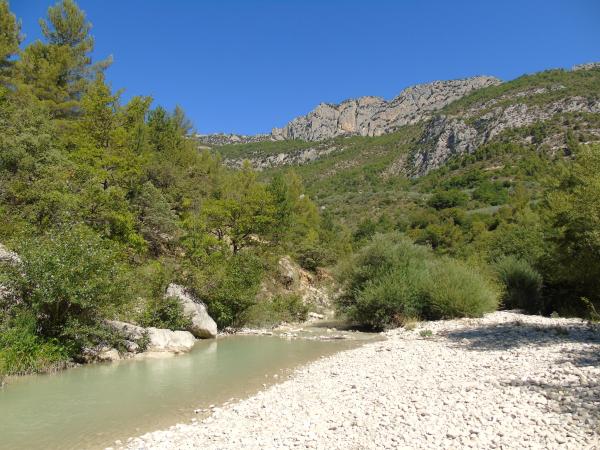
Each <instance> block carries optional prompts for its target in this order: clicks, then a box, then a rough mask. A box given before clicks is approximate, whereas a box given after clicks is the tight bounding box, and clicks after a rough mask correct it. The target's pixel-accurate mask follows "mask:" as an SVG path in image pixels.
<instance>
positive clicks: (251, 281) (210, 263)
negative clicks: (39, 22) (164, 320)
mask: <svg viewBox="0 0 600 450" xmlns="http://www.w3.org/2000/svg"><path fill="white" fill-rule="evenodd" d="M263 272H264V267H263V263H262V261H261V260H260V259H259V258H258V257H257V256H255V255H252V254H251V253H244V252H240V253H238V254H236V255H223V254H221V255H219V254H215V255H211V256H210V257H209V258H208V259H207V260H206V261H205V262H204V264H203V266H202V267H201V268H200V267H193V268H191V271H190V275H189V278H188V281H187V284H188V285H189V286H190V287H191V288H193V290H194V292H195V293H196V294H197V295H198V297H199V298H201V299H202V300H203V301H204V302H205V303H206V305H207V307H208V312H209V314H210V316H211V317H212V318H213V319H214V320H215V322H216V323H217V325H218V326H219V328H223V327H228V326H232V325H233V326H236V325H240V324H241V322H242V320H243V315H244V313H245V312H246V310H247V309H248V308H249V307H250V306H252V305H253V304H255V303H256V294H257V293H258V289H259V287H260V282H261V280H262V275H263Z"/></svg>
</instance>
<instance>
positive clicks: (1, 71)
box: [0, 0, 23, 84]
mask: <svg viewBox="0 0 600 450" xmlns="http://www.w3.org/2000/svg"><path fill="white" fill-rule="evenodd" d="M22 40H23V36H22V35H21V23H20V22H19V21H17V18H16V17H15V15H14V14H13V13H12V12H11V11H10V9H9V6H8V2H7V1H6V0H1V1H0V83H2V84H4V83H6V82H7V81H8V80H7V78H8V77H10V75H11V72H12V68H13V66H14V60H13V59H12V58H13V57H14V56H15V55H17V54H18V53H19V45H20V44H21V41H22Z"/></svg>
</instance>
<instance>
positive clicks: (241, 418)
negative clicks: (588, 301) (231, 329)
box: [125, 312, 600, 450]
mask: <svg viewBox="0 0 600 450" xmlns="http://www.w3.org/2000/svg"><path fill="white" fill-rule="evenodd" d="M427 331H429V332H427ZM385 336H386V337H387V339H386V340H383V341H378V342H375V343H370V344H367V345H364V346H363V347H360V348H358V349H354V350H350V351H345V352H341V353H337V354H335V355H333V356H330V357H327V358H322V359H320V360H319V361H316V362H314V363H312V364H310V365H308V366H306V367H303V368H301V369H299V370H297V371H296V372H295V374H294V375H293V376H292V377H291V378H290V379H289V380H287V381H284V382H282V383H281V384H277V385H274V386H271V387H270V388H268V389H266V390H264V391H262V392H259V393H258V394H256V395H254V396H253V397H250V398H248V399H246V400H242V401H239V402H237V403H231V404H227V405H223V407H220V408H214V409H212V410H211V414H210V415H209V416H208V417H207V418H204V419H202V420H197V421H196V422H193V423H188V424H179V425H176V426H173V427H171V428H170V429H168V430H163V431H156V432H152V433H148V434H145V435H144V436H141V437H139V438H134V439H131V440H129V441H128V442H127V443H126V444H125V446H126V448H128V449H197V448H202V449H219V450H226V449H231V450H234V449H235V450H237V449H241V448H243V449H264V448H269V449H290V448H302V449H305V448H311V449H331V450H334V449H339V450H342V449H343V450H346V449H397V448H398V449H400V448H403V449H449V448H460V449H463V448H467V449H493V448H496V449H502V448H504V449H509V448H510V449H512V448H519V449H536V450H540V449H555V448H556V449H557V448H561V449H563V448H564V449H573V450H579V449H598V448H600V445H599V443H600V413H599V411H600V330H599V327H598V326H597V325H588V324H587V323H585V322H583V321H581V320H578V319H551V318H546V317H539V316H526V315H522V314H516V313H512V312H497V313H493V314H489V315H487V316H486V317H484V318H482V319H462V320H452V321H439V322H423V323H420V324H418V325H417V326H416V327H415V328H414V330H404V329H398V330H393V331H390V332H388V333H386V334H385ZM425 336H427V337H425ZM199 406H200V405H199ZM190 414H191V411H190Z"/></svg>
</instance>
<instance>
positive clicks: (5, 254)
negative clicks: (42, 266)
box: [0, 244, 22, 266]
mask: <svg viewBox="0 0 600 450" xmlns="http://www.w3.org/2000/svg"><path fill="white" fill-rule="evenodd" d="M21 262H22V261H21V258H20V257H19V255H17V254H16V253H15V252H12V251H10V250H9V249H7V248H6V247H5V246H4V245H2V244H0V264H2V263H5V264H11V265H13V266H14V265H18V264H21Z"/></svg>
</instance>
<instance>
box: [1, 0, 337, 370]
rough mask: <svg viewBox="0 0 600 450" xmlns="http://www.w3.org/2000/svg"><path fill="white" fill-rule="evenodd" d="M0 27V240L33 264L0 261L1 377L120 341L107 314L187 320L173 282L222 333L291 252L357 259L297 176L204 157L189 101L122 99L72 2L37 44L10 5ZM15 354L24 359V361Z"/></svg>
mask: <svg viewBox="0 0 600 450" xmlns="http://www.w3.org/2000/svg"><path fill="white" fill-rule="evenodd" d="M0 23H2V24H3V28H2V30H0V34H2V42H6V43H7V47H6V49H5V51H4V52H3V53H1V54H0V186H1V188H0V216H1V217H2V220H0V242H2V243H3V244H6V245H7V246H9V247H11V248H12V249H14V250H15V251H17V252H19V253H22V258H23V261H24V265H23V270H22V271H20V270H13V269H10V268H7V267H2V268H0V271H2V272H3V273H2V274H1V275H0V276H1V277H2V278H1V279H0V283H1V284H2V285H6V284H9V285H10V286H11V287H13V288H14V291H15V292H16V293H18V297H17V298H11V299H10V305H4V303H3V304H2V305H1V306H3V308H0V334H1V335H2V336H1V337H0V343H1V348H2V350H0V351H2V352H3V355H4V356H3V361H4V362H3V364H2V369H1V370H3V371H5V372H11V373H12V372H19V373H20V372H22V371H24V370H27V371H37V370H42V371H43V370H44V367H48V366H49V363H48V362H51V361H54V360H55V359H56V358H54V356H51V357H50V356H47V355H59V356H60V358H64V359H67V360H77V359H80V358H81V353H82V352H83V351H84V349H85V348H86V347H89V346H95V345H110V346H113V347H115V348H117V349H120V348H122V346H121V344H120V342H121V341H122V339H121V338H120V337H119V336H116V335H115V334H114V332H111V331H110V330H107V329H105V327H104V326H103V321H104V320H105V319H118V320H121V321H125V322H134V323H138V324H143V325H148V326H161V327H162V326H164V327H167V328H182V327H184V325H185V323H186V318H185V317H182V316H181V313H180V308H179V307H178V305H177V304H176V303H175V302H174V301H173V300H172V299H165V298H164V292H165V289H166V286H167V285H168V284H169V283H172V282H178V283H181V284H184V285H185V286H186V287H187V288H189V289H190V290H192V291H193V292H194V293H195V294H197V296H198V298H199V299H200V300H202V301H203V302H204V303H205V304H206V305H207V308H208V311H209V313H210V314H211V316H212V317H213V318H214V319H215V320H216V322H217V323H218V325H219V327H224V326H229V325H240V324H242V323H243V320H244V317H245V312H246V311H247V310H248V308H250V307H251V306H253V305H254V304H256V303H257V301H258V300H259V299H257V294H258V292H259V286H260V282H261V280H262V277H263V276H264V274H265V273H266V272H267V271H269V270H271V269H272V266H274V264H276V261H277V260H278V258H279V257H280V256H282V255H284V254H291V255H305V257H304V261H305V263H306V265H312V266H313V267H315V265H316V264H323V263H325V262H326V261H332V260H335V258H337V256H338V255H339V254H341V253H343V252H347V245H346V244H340V242H339V240H338V236H341V235H342V233H340V232H339V229H340V228H339V226H338V224H336V223H333V222H332V221H324V222H321V217H320V215H319V210H318V208H317V206H316V205H315V203H314V202H313V201H312V199H311V197H310V196H308V195H306V194H305V191H304V186H303V183H302V180H301V179H300V178H299V177H298V176H295V175H294V174H293V173H286V174H285V175H282V176H280V177H274V178H273V180H271V182H270V183H267V182H264V181H262V180H259V179H258V177H257V174H256V173H255V172H254V171H253V170H252V169H251V168H250V167H249V166H248V165H245V166H244V167H242V170H239V171H236V170H231V169H228V168H227V167H225V166H223V165H222V163H221V160H220V157H219V155H216V154H211V153H209V152H207V151H199V149H198V148H197V144H196V143H195V141H194V140H193V139H192V138H191V133H192V129H193V127H192V124H191V122H190V121H189V119H188V118H187V117H186V115H185V113H184V112H183V110H182V109H181V108H179V107H175V108H174V110H173V111H167V110H166V109H164V108H163V107H161V106H160V105H153V99H152V98H151V97H145V96H135V97H133V98H131V99H129V101H127V102H123V101H122V98H121V92H122V91H121V90H113V88H112V87H111V86H110V84H109V83H108V81H107V79H106V77H105V75H104V72H105V69H106V68H107V67H108V65H109V62H110V61H109V60H103V61H93V59H92V53H93V50H94V39H93V37H92V35H91V33H90V32H91V25H90V23H89V22H88V21H87V18H86V16H85V13H84V12H83V11H82V10H80V9H79V8H78V6H77V4H76V3H75V2H74V1H73V0H61V1H59V2H58V3H57V4H56V5H55V6H52V7H51V8H50V9H49V11H48V17H47V18H46V19H45V20H44V21H43V22H42V24H43V25H42V28H43V29H42V38H41V39H40V40H38V41H36V42H34V43H32V44H30V45H27V46H23V47H24V48H21V47H20V44H21V40H22V39H21V35H20V22H19V21H18V20H17V18H16V17H15V16H14V14H12V13H11V12H10V9H9V7H8V3H7V2H6V1H5V0H0ZM5 24H6V26H5ZM73 36H76V37H77V39H76V40H73V39H72V37H73ZM278 145H279V144H278ZM290 146H292V147H293V146H295V144H294V143H291V144H290ZM299 146H300V147H301V146H302V145H300V144H299ZM1 301H2V302H8V301H9V300H7V299H4V298H3V299H2V300H1ZM4 306H6V307H4ZM21 318H23V320H21ZM25 318H26V319H27V320H25ZM31 320H33V321H34V322H35V325H34V326H30V321H31ZM24 324H27V326H25V325H24ZM11 336H28V338H27V339H26V338H23V339H22V340H23V342H28V343H29V344H28V346H25V347H18V348H17V347H15V346H14V342H15V340H14V339H12V338H11ZM55 347H56V349H57V351H56V352H54V350H53V349H54V348H55ZM38 350H39V351H38ZM15 352H16V353H15ZM16 354H19V355H21V354H28V355H29V356H28V357H27V358H25V359H23V360H30V363H27V364H26V365H25V366H26V367H28V369H22V368H21V365H20V363H18V362H17V360H20V357H19V358H15V357H12V356H10V355H16ZM45 355H46V356H45ZM28 358H29V359H28ZM36 361H37V362H36Z"/></svg>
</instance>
